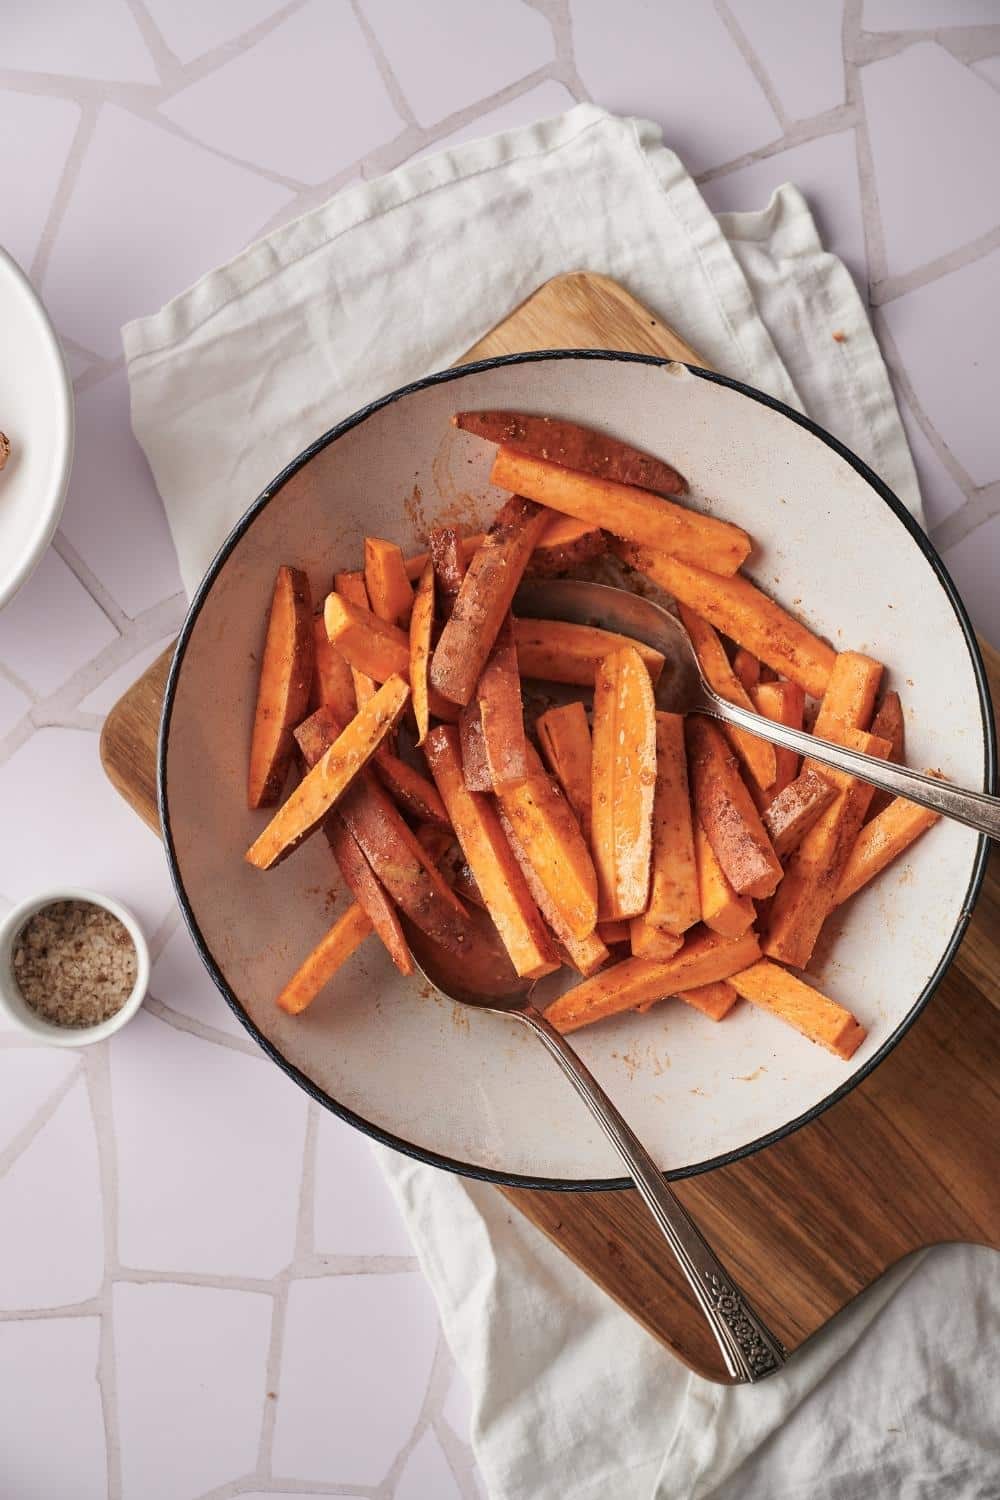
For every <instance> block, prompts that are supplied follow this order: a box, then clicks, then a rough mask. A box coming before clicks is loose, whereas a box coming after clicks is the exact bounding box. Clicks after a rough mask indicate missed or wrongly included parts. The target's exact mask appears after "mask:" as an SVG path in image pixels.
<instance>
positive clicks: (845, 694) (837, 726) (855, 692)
mask: <svg viewBox="0 0 1000 1500" xmlns="http://www.w3.org/2000/svg"><path fill="white" fill-rule="evenodd" d="M881 680H882V663H881V662H880V661H873V660H872V658H871V657H870V656H862V655H861V653H860V651H841V652H840V653H839V654H838V656H837V659H836V661H835V662H834V664H833V670H832V671H831V673H830V681H829V682H828V683H827V686H826V692H825V693H824V694H823V701H822V703H821V704H820V706H819V713H818V714H817V715H816V722H815V724H814V725H813V734H815V735H817V736H818V737H819V738H820V739H821V740H834V741H835V742H836V743H838V744H841V743H843V735H844V731H845V730H846V729H867V728H868V725H869V723H870V722H871V716H872V710H873V709H874V707H875V694H876V693H877V692H878V685H879V683H880V681H881Z"/></svg>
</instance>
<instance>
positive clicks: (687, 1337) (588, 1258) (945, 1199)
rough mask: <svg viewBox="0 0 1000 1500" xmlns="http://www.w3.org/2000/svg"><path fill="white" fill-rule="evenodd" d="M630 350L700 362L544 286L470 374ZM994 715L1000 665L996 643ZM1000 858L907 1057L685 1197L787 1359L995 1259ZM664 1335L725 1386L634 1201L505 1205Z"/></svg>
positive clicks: (136, 709)
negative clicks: (849, 1316) (867, 1310)
mask: <svg viewBox="0 0 1000 1500" xmlns="http://www.w3.org/2000/svg"><path fill="white" fill-rule="evenodd" d="M553 348H592V349H598V348H599V349H624V350H636V351H639V352H642V353H650V354H660V355H665V356H666V357H668V358H672V359H684V360H687V361H689V362H691V363H696V364H697V363H704V361H702V360H700V359H699V356H698V355H697V353H696V352H695V351H694V350H693V349H691V348H690V346H689V345H687V344H686V343H685V342H684V341H683V340H682V339H681V338H679V337H678V335H677V334H675V333H673V332H672V331H671V330H670V329H669V328H667V327H665V326H664V325H663V324H662V323H661V322H659V320H658V319H656V318H655V317H653V315H652V314H651V313H650V312H648V311H647V310H646V309H645V308H643V307H642V306H640V304H639V303H637V302H636V301H635V300H634V299H633V298H632V297H630V296H629V294H628V293H627V292H626V291H625V290H624V289H623V288H622V287H620V286H618V285H617V284H616V283H614V282H612V281H609V280H607V278H605V277H601V276H593V275H590V274H589V273H584V272H580V273H576V274H574V275H571V276H563V277H560V278H558V279H557V280H555V281H551V282H548V283H546V285H545V286H543V287H541V288H540V289H539V290H538V291H537V292H536V293H535V294H534V295H533V296H532V297H529V298H528V300H527V301H526V302H524V303H522V305H521V306H520V307H518V308H517V309H516V310H515V311H514V312H513V313H512V314H511V315H510V316H509V317H508V318H506V319H505V320H504V322H503V323H502V324H501V325H500V326H499V327H498V328H495V329H494V330H493V331H492V332H491V333H489V334H487V335H486V337H485V338H483V339H481V340H480V341H479V343H478V344H476V345H475V347H474V348H472V349H471V350H469V352H468V354H467V355H466V356H465V359H464V360H462V361H460V363H466V362H468V361H470V360H475V359H485V358H488V357H490V356H492V355H498V354H510V353H517V352H520V351H522V350H527V349H553ZM982 649H983V655H984V658H985V660H986V664H987V671H988V673H989V677H990V682H991V688H992V692H993V696H994V702H996V701H998V699H1000V654H998V653H997V652H996V651H994V650H992V648H990V647H989V646H986V645H983V648H982ZM170 654H171V653H170V652H169V651H166V652H164V654H163V655H162V656H161V657H160V658H159V659H158V660H157V661H156V662H155V663H154V664H153V665H152V666H151V667H150V668H149V669H148V671H147V672H145V673H144V675H143V676H142V677H141V678H140V679H139V681H138V682H137V683H136V684H135V685H134V686H133V687H132V688H130V689H129V691H128V692H127V693H126V694H125V696H124V697H123V698H122V699H121V700H120V702H119V703H118V704H117V705H116V706H115V708H114V709H112V711H111V713H110V714H109V715H108V718H107V720H106V722H105V726H104V732H103V734H102V737H101V758H102V761H103V763H104V767H105V770H106V771H107V774H108V776H109V777H110V779H111V781H112V782H113V783H114V785H115V786H116V787H117V789H118V790H119V791H120V792H121V794H122V796H123V797H125V798H126V800H127V801H128V802H129V803H130V804H131V806H132V807H133V808H134V809H135V811H136V812H137V813H138V814H139V816H140V817H142V818H143V819H144V820H145V821H146V822H147V823H148V824H149V826H150V827H151V828H153V829H154V830H156V831H157V832H158V831H159V821H158V818H157V811H156V764H155V762H156V735H157V728H158V724H159V716H160V708H161V705H162V701H163V690H164V685H165V683H166V677H167V670H168V667H169V663H170ZM998 1011H1000V855H998V854H997V852H996V851H994V854H993V857H992V860H991V863H990V867H989V870H988V872H987V878H986V882H985V884H984V887H983V891H982V894H981V896H980V899H979V902H978V905H977V907H976V911H975V913H974V915H973V918H972V922H971V924H970V926H969V929H968V932H967V934H966V937H965V940H964V942H963V944H962V946H961V948H960V950H959V953H958V956H957V957H956V959H955V962H954V963H953V964H952V966H951V968H950V970H949V972H948V974H947V975H946V976H945V979H944V981H943V982H942V984H941V986H940V988H939V990H938V992H937V994H936V995H935V997H934V999H933V1000H932V1001H931V1003H930V1004H929V1005H928V1007H927V1008H926V1010H925V1011H924V1013H923V1015H922V1016H921V1017H920V1019H919V1020H918V1021H917V1023H916V1024H915V1025H914V1027H913V1028H912V1030H911V1031H910V1032H909V1033H908V1034H907V1036H906V1037H905V1038H904V1039H903V1041H902V1042H901V1043H900V1044H899V1046H898V1047H896V1049H895V1050H894V1051H893V1052H892V1054H891V1055H890V1056H889V1057H888V1058H887V1059H886V1061H885V1062H884V1063H883V1064H882V1065H881V1066H880V1067H879V1068H877V1069H876V1070H875V1072H874V1073H873V1074H872V1075H871V1076H870V1077H869V1078H868V1079H866V1080H865V1082H864V1083H862V1084H860V1085H859V1086H858V1087H857V1088H855V1089H854V1090H853V1091H852V1092H851V1093H850V1094H848V1096H847V1097H846V1098H845V1099H843V1100H841V1101H840V1103H839V1104H836V1105H834V1106H833V1108H832V1109H829V1110H827V1111H826V1113H825V1114H824V1115H822V1116H821V1117H820V1118H819V1119H818V1120H816V1121H814V1122H813V1123H812V1124H810V1125H807V1126H805V1127H804V1128H803V1129H801V1130H799V1131H796V1132H795V1134H794V1135H792V1136H790V1137H788V1138H787V1139H785V1140H782V1141H779V1142H777V1143H775V1144H774V1145H772V1146H768V1147H767V1148H766V1149H765V1150H763V1151H760V1152H757V1153H756V1154H755V1155H754V1156H751V1157H749V1158H747V1159H746V1160H744V1161H740V1162H736V1163H734V1164H733V1165H731V1166H728V1167H720V1168H717V1169H716V1170H715V1171H713V1172H707V1173H705V1174H703V1175H702V1176H700V1177H695V1178H689V1179H687V1180H686V1181H683V1182H680V1183H678V1184H677V1191H678V1193H679V1195H680V1197H681V1198H682V1199H683V1201H684V1202H685V1204H686V1205H687V1207H688V1208H689V1209H690V1210H691V1212H692V1213H693V1214H694V1216H695V1218H696V1220H697V1221H698V1223H699V1224H700V1225H701V1227H702V1228H703V1230H704V1231H705V1233H706V1234H707V1235H708V1237H709V1239H710V1240H711V1242H712V1244H713V1246H714V1247H715V1249H716V1250H717V1251H718V1253H719V1254H720V1256H721V1257H722V1259H723V1260H725V1261H726V1263H727V1264H728V1266H729V1267H730V1268H731V1270H732V1271H733V1273H734V1274H735V1276H736V1277H737V1279H738V1280H739V1281H740V1282H741V1283H742V1285H743V1287H744V1289H745V1290H746V1292H747V1293H748V1294H749V1296H750V1297H751V1298H752V1300H753V1301H754V1302H755V1304H756V1306H757V1307H758V1309H759V1311H760V1312H761V1313H762V1314H763V1316H764V1317H765V1319H766V1320H767V1322H768V1323H769V1324H770V1326H771V1328H772V1329H773V1330H774V1331H775V1333H777V1334H778V1336H779V1337H780V1338H781V1339H782V1340H783V1342H784V1343H785V1345H786V1346H787V1347H788V1348H789V1349H796V1348H798V1346H799V1345H800V1344H802V1343H803V1341H804V1340H805V1339H807V1338H808V1337H809V1336H810V1335H811V1334H812V1333H814V1332H816V1330H817V1329H819V1328H820V1327H822V1325H823V1324H824V1323H825V1322H827V1321H828V1320H829V1319H830V1318H831V1317H832V1316H833V1315H834V1314H835V1313H837V1312H839V1311H840V1309H841V1308H843V1307H844V1306H845V1305H846V1304H847V1303H848V1302H850V1301H851V1300H852V1298H854V1297H855V1296H857V1294H858V1293H859V1292H860V1291H863V1290H864V1288H865V1287H867V1286H870V1285H871V1284H872V1282H874V1281H876V1280H877V1279H878V1277H879V1276H880V1275H881V1274H882V1273H883V1272H884V1271H885V1270H887V1269H888V1268H889V1267H890V1266H891V1265H893V1264H895V1262H896V1261H898V1260H899V1259H900V1258H901V1257H903V1256H904V1255H907V1254H908V1253H910V1252H911V1251H914V1250H918V1249H920V1248H921V1247H923V1246H926V1245H932V1244H936V1243H940V1242H943V1241H947V1240H967V1241H970V1242H972V1243H978V1244H984V1245H991V1246H993V1247H994V1248H1000V1192H998V1187H997V1177H998V1173H997V1159H996V1144H995V1142H996V1139H997V1133H998V1129H1000V1017H998ZM498 1191H501V1192H503V1193H504V1195H505V1197H506V1198H507V1199H508V1200H509V1201H510V1202H511V1203H512V1204H514V1205H515V1206H516V1207H517V1208H518V1209H519V1210H520V1211H521V1213H523V1214H525V1215H526V1216H527V1218H529V1219H530V1220H531V1221H532V1222H533V1223H534V1224H536V1225H537V1226H538V1228H539V1229H541V1230H542V1231H543V1232H544V1233H545V1234H546V1235H548V1237H549V1238H550V1239H551V1240H553V1241H554V1243H555V1244H557V1245H558V1246H559V1247H560V1249H562V1250H564V1251H565V1252H566V1254H567V1255H568V1256H570V1258H571V1259H572V1260H573V1261H575V1262H576V1264H577V1265H578V1266H580V1267H581V1268H582V1269H583V1270H584V1271H586V1272H587V1274H588V1275H589V1276H591V1277H592V1278H593V1279H594V1280H595V1281H596V1282H598V1284H599V1285H601V1286H602V1287H603V1288H604V1289H605V1291H607V1293H608V1294H609V1295H610V1296H611V1297H613V1298H614V1299H615V1300H616V1301H617V1302H619V1303H620V1304H621V1305H622V1307H624V1308H625V1309H626V1310H627V1311H628V1312H630V1313H631V1314H632V1316H633V1317H635V1318H637V1319H638V1320H639V1321H640V1322H641V1323H642V1324H643V1326H644V1327H646V1328H647V1329H648V1330H649V1332H650V1333H651V1334H653V1335H654V1337H656V1338H658V1339H659V1340H660V1341H661V1342H662V1343H664V1344H665V1345H667V1347H668V1348H670V1349H671V1350H673V1352H674V1353H675V1354H676V1355H677V1356H678V1357H679V1358H680V1359H682V1360H684V1361H685V1362H686V1363H687V1364H689V1365H690V1366H691V1367H692V1368H693V1369H695V1370H697V1371H698V1372H699V1373H700V1374H702V1375H705V1376H706V1377H708V1378H709V1379H712V1380H718V1381H724V1380H726V1379H727V1376H726V1373H725V1370H724V1367H723V1365H722V1361H721V1359H720V1356H719V1353H718V1350H717V1349H716V1347H715V1343H714V1340H713V1339H712V1337H711V1334H710V1333H709V1331H708V1328H707V1325H706V1324H705V1322H704V1320H703V1318H702V1317H701V1315H700V1313H699V1312H698V1310H697V1308H696V1307H695V1305H694V1303H693V1301H692V1300H691V1298H690V1296H689V1294H688V1291H687V1288H686V1287H685V1285H684V1283H683V1280H682V1279H681V1277H680V1275H679V1273H678V1272H677V1271H676V1270H675V1269H674V1266H673V1262H672V1260H671V1257H670V1254H669V1252H668V1251H667V1249H666V1246H665V1245H664V1243H663V1241H662V1240H661V1239H660V1237H659V1235H658V1234H657V1232H656V1230H655V1229H654V1227H653V1225H652V1221H651V1220H650V1219H649V1217H648V1215H647V1213H646V1211H645V1209H644V1208H643V1206H642V1204H641V1202H640V1200H639V1198H638V1195H637V1194H636V1193H635V1192H633V1191H627V1192H619V1193H550V1192H534V1191H529V1190H525V1189H508V1188H502V1189H498Z"/></svg>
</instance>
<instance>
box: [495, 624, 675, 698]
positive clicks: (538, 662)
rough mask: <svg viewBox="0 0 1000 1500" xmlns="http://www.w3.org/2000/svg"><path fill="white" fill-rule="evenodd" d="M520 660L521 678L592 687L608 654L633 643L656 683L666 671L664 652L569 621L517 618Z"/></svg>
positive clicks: (626, 637) (614, 633) (516, 630)
mask: <svg viewBox="0 0 1000 1500" xmlns="http://www.w3.org/2000/svg"><path fill="white" fill-rule="evenodd" d="M514 638H515V640H516V641H517V660H518V665H519V666H520V669H521V676H522V677H540V678H543V679H544V680H545V681H546V682H568V683H571V684H574V685H576V686H579V687H592V686H593V683H594V678H595V677H596V675H597V669H598V667H599V666H600V664H601V662H602V661H603V660H604V658H605V657H606V656H610V654H611V652H612V651H618V650H620V649H621V647H622V646H631V647H632V648H633V649H634V650H636V651H638V653H639V655H640V656H641V657H642V660H643V661H644V662H645V663H646V669H647V671H648V672H649V678H650V681H651V682H652V683H653V685H654V686H655V685H656V683H657V681H658V680H659V676H660V673H661V671H662V670H663V655H662V653H661V652H659V651H656V650H654V649H653V647H652V646H647V645H645V644H644V643H643V642H642V641H634V640H632V638H631V636H627V635H618V634H617V633H616V632H615V631H613V630H601V629H599V628H598V626H596V625H573V624H571V623H570V621H568V620H521V619H518V620H515V621H514Z"/></svg>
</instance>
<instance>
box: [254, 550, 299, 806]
mask: <svg viewBox="0 0 1000 1500" xmlns="http://www.w3.org/2000/svg"><path fill="white" fill-rule="evenodd" d="M312 676H313V629H312V605H311V602H310V598H309V580H308V578H307V577H306V575H305V574H304V573H303V572H301V571H300V570H299V569H298V568H289V567H285V566H282V567H280V568H279V569H278V573H277V577H276V578H275V580H274V591H273V593H272V594H271V611H270V614H269V615H268V620H267V635H266V637H265V640H264V651H263V655H262V656H261V659H260V678H259V681H258V686H257V708H256V711H255V713H254V721H253V736H252V738H251V741H250V771H249V776H248V778H247V805H248V806H249V807H251V808H254V807H273V806H274V804H275V803H276V802H277V800H278V798H279V797H280V796H281V793H282V791H283V790H284V786H285V781H286V780H287V777H288V767H289V766H290V765H291V763H292V753H293V751H294V749H295V741H294V740H293V739H292V730H293V729H294V728H295V726H296V724H297V723H298V721H299V720H300V719H301V718H302V715H303V714H304V713H305V711H306V707H307V705H308V703H309V691H310V688H311V687H312Z"/></svg>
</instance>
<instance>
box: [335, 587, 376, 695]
mask: <svg viewBox="0 0 1000 1500" xmlns="http://www.w3.org/2000/svg"><path fill="white" fill-rule="evenodd" d="M333 587H334V592H335V593H337V594H339V595H340V597H341V599H344V600H345V601H346V602H347V603H348V604H353V605H354V606H355V607H356V608H357V609H363V610H369V609H370V603H369V599H368V590H367V589H366V588H365V577H364V574H363V573H335V574H334V576H333ZM323 613H324V623H325V615H326V608H325V606H324V611H323ZM327 639H329V631H327ZM331 644H333V643H332V642H331ZM350 665H351V676H352V678H353V680H354V697H355V701H356V702H357V706H358V708H360V707H361V705H362V704H363V703H367V702H368V699H369V698H371V697H372V696H373V695H374V693H375V689H376V688H377V687H378V683H377V682H376V681H375V679H374V678H373V677H370V676H369V675H368V673H367V672H362V671H361V670H360V668H358V667H355V666H354V664H353V662H352V663H351V664H350Z"/></svg>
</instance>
